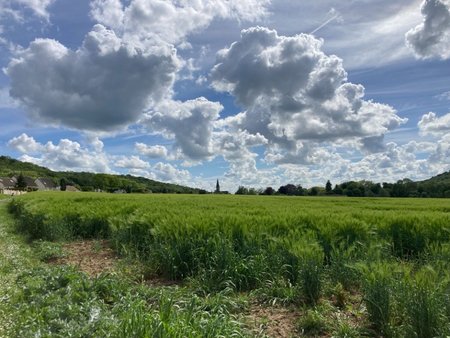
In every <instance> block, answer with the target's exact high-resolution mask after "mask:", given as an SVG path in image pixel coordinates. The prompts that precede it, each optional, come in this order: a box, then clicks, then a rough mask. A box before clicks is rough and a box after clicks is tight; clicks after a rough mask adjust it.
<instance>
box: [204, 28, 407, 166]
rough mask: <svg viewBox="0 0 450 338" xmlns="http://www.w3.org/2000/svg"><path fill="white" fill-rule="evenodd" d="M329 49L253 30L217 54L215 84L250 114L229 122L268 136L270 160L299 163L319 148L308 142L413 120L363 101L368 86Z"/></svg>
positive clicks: (303, 38)
mask: <svg viewBox="0 0 450 338" xmlns="http://www.w3.org/2000/svg"><path fill="white" fill-rule="evenodd" d="M322 43H323V42H322V40H318V39H316V38H314V37H313V36H311V35H307V34H300V35H295V36H292V37H286V36H280V35H278V34H277V32H276V31H274V30H269V29H267V28H262V27H253V28H249V29H247V30H243V31H242V34H241V40H240V41H237V42H235V43H233V44H232V45H231V46H230V47H229V48H226V49H224V50H222V51H220V52H219V53H218V57H217V64H216V65H215V67H214V68H213V70H212V73H211V77H212V80H213V86H214V88H215V89H216V90H219V91H226V92H229V93H231V94H232V95H234V96H235V97H236V100H237V102H238V103H239V104H241V105H242V106H243V107H244V108H245V109H246V110H245V111H244V112H243V113H241V114H238V115H237V116H235V117H233V118H230V119H229V122H230V123H232V124H234V125H235V127H237V128H242V129H245V130H247V131H249V132H250V133H252V134H254V133H257V132H258V133H260V134H261V135H263V136H264V137H265V138H266V139H267V140H268V141H269V151H268V153H269V156H268V158H269V159H272V160H275V159H277V162H283V161H285V160H287V159H288V160H289V161H292V160H294V158H297V159H299V160H300V157H301V156H303V157H304V156H307V155H308V151H307V150H308V149H313V148H314V145H311V144H308V143H311V142H313V143H320V142H326V141H333V140H339V139H351V138H360V139H365V138H368V137H380V136H381V135H383V134H384V133H386V132H387V131H389V130H393V129H395V128H397V127H398V126H399V125H401V124H402V123H404V122H406V119H403V118H401V117H399V116H398V115H397V114H396V111H395V110H394V109H393V108H392V107H390V106H388V105H384V104H379V103H376V102H372V101H367V100H364V99H363V98H364V87H363V86H362V85H356V84H352V83H349V82H347V73H346V71H345V69H344V68H343V66H342V60H341V59H339V58H338V57H336V56H334V55H331V56H329V55H326V54H325V53H324V52H322V50H321V48H322Z"/></svg>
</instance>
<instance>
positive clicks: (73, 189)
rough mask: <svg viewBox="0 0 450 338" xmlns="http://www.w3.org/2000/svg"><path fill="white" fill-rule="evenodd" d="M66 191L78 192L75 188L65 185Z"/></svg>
mask: <svg viewBox="0 0 450 338" xmlns="http://www.w3.org/2000/svg"><path fill="white" fill-rule="evenodd" d="M66 191H71V192H78V191H80V190H78V189H77V188H76V187H74V186H73V185H66Z"/></svg>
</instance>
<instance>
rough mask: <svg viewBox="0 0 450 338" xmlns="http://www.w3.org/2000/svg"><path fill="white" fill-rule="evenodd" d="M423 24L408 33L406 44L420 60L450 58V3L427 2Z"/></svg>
mask: <svg viewBox="0 0 450 338" xmlns="http://www.w3.org/2000/svg"><path fill="white" fill-rule="evenodd" d="M422 16H423V22H422V23H421V24H419V25H418V26H416V27H415V28H413V29H411V30H410V31H408V33H406V43H407V45H408V46H409V47H410V48H412V49H413V51H414V53H415V54H416V55H417V56H418V57H419V58H424V59H426V58H430V57H438V58H441V59H448V58H450V1H449V0H425V1H424V2H423V3H422Z"/></svg>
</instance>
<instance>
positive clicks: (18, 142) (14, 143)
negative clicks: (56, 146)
mask: <svg viewBox="0 0 450 338" xmlns="http://www.w3.org/2000/svg"><path fill="white" fill-rule="evenodd" d="M8 147H10V148H12V149H14V150H17V151H20V152H21V153H36V152H39V151H41V150H44V146H43V145H42V144H40V143H38V142H36V141H35V139H34V138H33V137H30V136H28V135H27V134H25V133H23V134H21V135H20V136H17V137H14V138H12V139H11V140H9V141H8Z"/></svg>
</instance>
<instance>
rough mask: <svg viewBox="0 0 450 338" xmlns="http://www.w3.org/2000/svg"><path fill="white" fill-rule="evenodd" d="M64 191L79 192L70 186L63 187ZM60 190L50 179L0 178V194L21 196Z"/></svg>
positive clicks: (26, 177)
mask: <svg viewBox="0 0 450 338" xmlns="http://www.w3.org/2000/svg"><path fill="white" fill-rule="evenodd" d="M65 188H66V189H65V190H66V191H79V190H78V189H77V188H76V187H74V186H72V185H67V186H66V187H65ZM51 190H55V191H56V190H61V187H60V186H59V185H57V184H55V182H54V181H53V180H52V179H51V178H44V177H40V178H36V179H34V178H32V177H28V176H21V175H19V176H13V177H0V194H3V195H13V196H14V195H22V194H24V193H27V192H30V191H51Z"/></svg>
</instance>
